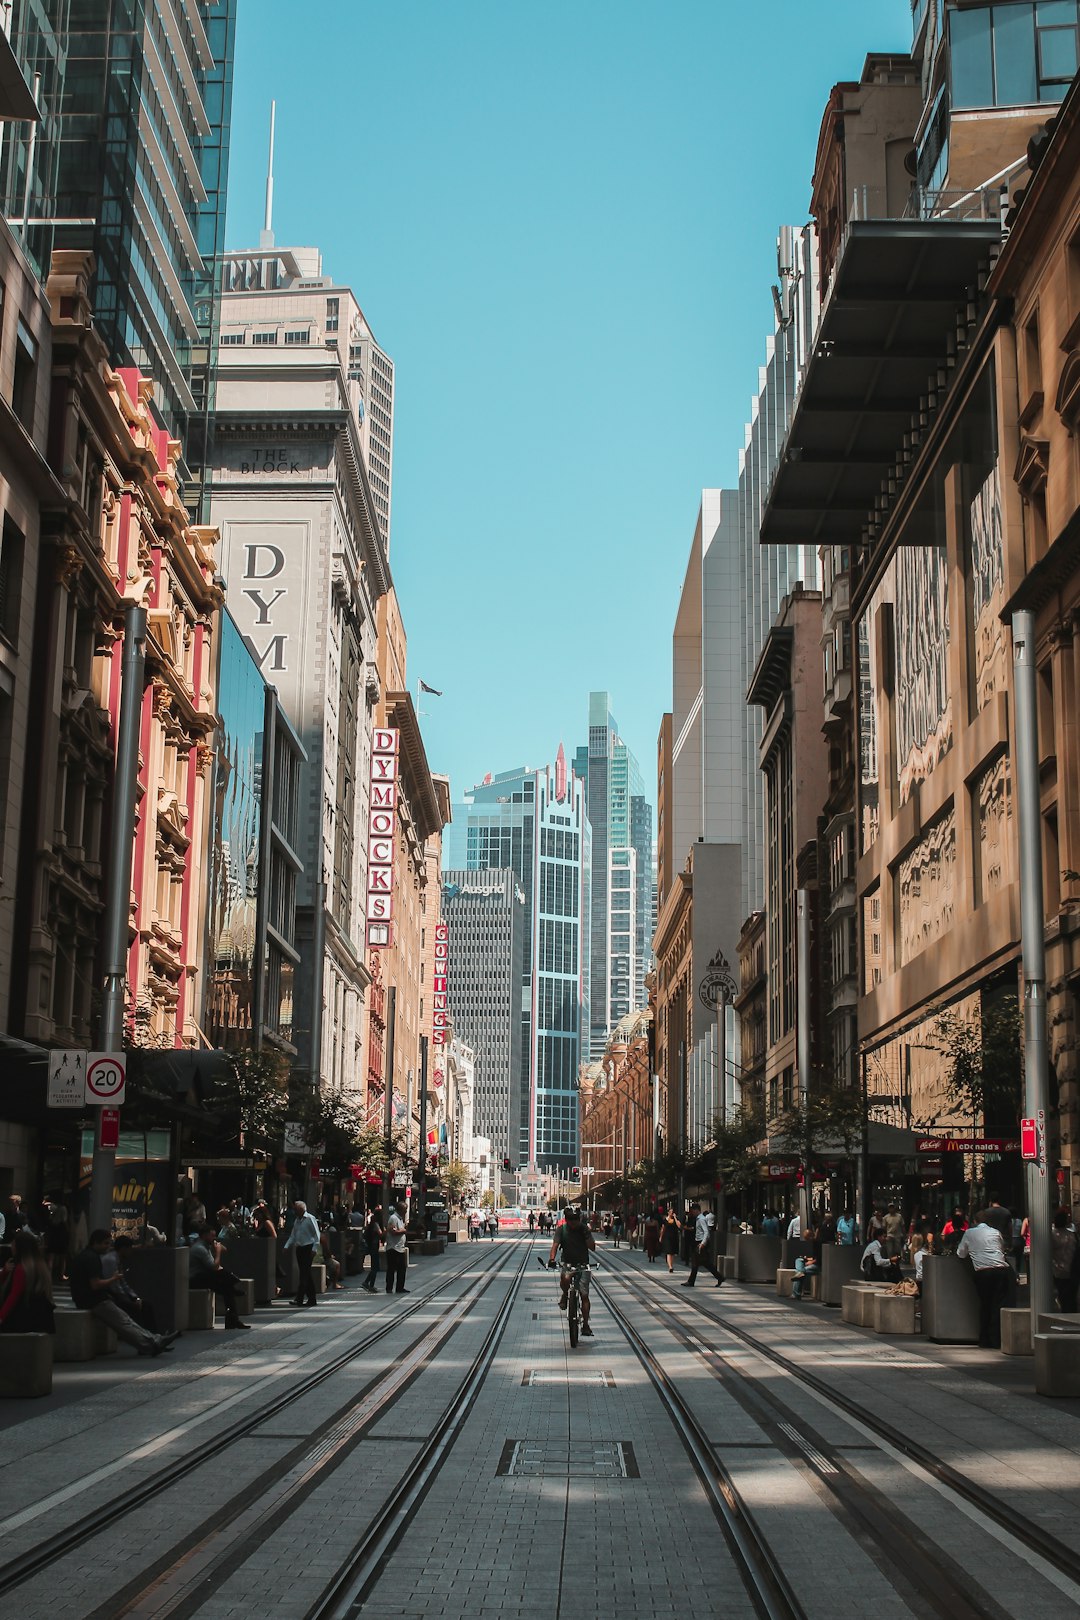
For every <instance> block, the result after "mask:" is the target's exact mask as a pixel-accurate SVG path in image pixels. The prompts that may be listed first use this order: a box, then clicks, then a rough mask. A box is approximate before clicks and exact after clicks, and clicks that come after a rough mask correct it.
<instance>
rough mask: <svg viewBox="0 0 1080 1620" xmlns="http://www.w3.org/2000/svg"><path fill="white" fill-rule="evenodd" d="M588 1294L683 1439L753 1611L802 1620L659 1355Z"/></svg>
mask: <svg viewBox="0 0 1080 1620" xmlns="http://www.w3.org/2000/svg"><path fill="white" fill-rule="evenodd" d="M620 1269H621V1268H620ZM620 1280H621V1279H620ZM593 1292H594V1294H595V1295H598V1296H599V1298H600V1299H602V1300H603V1302H604V1304H605V1305H606V1307H607V1309H608V1311H609V1312H610V1313H611V1317H612V1320H613V1321H614V1322H615V1324H616V1326H617V1327H618V1328H619V1331H620V1332H621V1333H622V1335H623V1337H624V1338H625V1340H626V1342H627V1343H628V1344H629V1346H630V1348H631V1350H633V1352H634V1354H635V1355H636V1356H637V1359H638V1360H639V1361H640V1363H641V1365H642V1367H643V1368H644V1369H645V1372H646V1374H647V1376H648V1378H649V1382H650V1383H651V1384H652V1386H653V1388H654V1389H655V1390H656V1393H657V1394H658V1395H659V1397H660V1400H661V1402H662V1404H663V1406H664V1409H665V1411H666V1412H667V1414H668V1417H669V1418H670V1419H671V1421H672V1423H673V1425H674V1427H675V1429H676V1431H677V1433H678V1435H679V1438H680V1439H681V1440H682V1443H683V1445H684V1446H685V1448H686V1451H687V1454H688V1456H689V1458H690V1461H691V1462H692V1463H693V1465H694V1471H695V1472H696V1474H697V1476H698V1478H699V1480H700V1481H701V1484H702V1486H703V1487H704V1490H705V1494H706V1496H707V1498H708V1500H709V1504H710V1506H711V1507H712V1510H713V1513H714V1514H715V1515H716V1519H717V1522H718V1523H719V1525H720V1528H721V1530H722V1531H723V1534H724V1538H725V1540H726V1542H727V1545H728V1548H729V1550H730V1552H731V1555H732V1558H733V1559H734V1561H735V1564H736V1566H737V1567H738V1570H739V1573H740V1575H741V1576H742V1579H743V1582H744V1584H745V1586H746V1590H747V1592H748V1594H749V1596H750V1599H751V1601H752V1602H753V1604H754V1607H755V1609H756V1610H757V1613H758V1614H759V1615H760V1616H762V1620H806V1611H805V1610H804V1609H803V1606H802V1604H801V1603H800V1602H799V1599H798V1597H797V1596H796V1595H795V1590H794V1588H793V1587H792V1585H791V1583H790V1581H789V1580H788V1578H787V1575H786V1574H785V1572H784V1570H783V1568H782V1567H781V1565H780V1563H779V1561H778V1559H777V1557H776V1554H775V1553H774V1551H773V1549H772V1546H771V1545H770V1543H769V1541H768V1539H767V1538H766V1537H765V1536H764V1535H763V1534H762V1531H761V1528H760V1526H759V1525H758V1524H757V1523H756V1521H755V1519H754V1517H753V1515H752V1514H751V1513H750V1512H749V1511H748V1509H747V1507H746V1504H745V1502H744V1501H743V1498H742V1495H741V1493H740V1491H739V1489H738V1486H737V1485H736V1483H735V1481H734V1479H733V1478H732V1476H731V1474H730V1473H729V1471H728V1470H727V1469H726V1468H725V1467H724V1465H723V1463H722V1462H721V1461H720V1459H719V1458H718V1457H717V1455H716V1452H715V1450H714V1448H713V1447H712V1445H711V1444H710V1442H709V1439H708V1437H707V1435H706V1434H705V1431H704V1430H703V1428H702V1427H701V1425H700V1423H699V1422H698V1421H697V1419H696V1418H695V1416H694V1414H693V1413H692V1411H691V1410H690V1407H689V1406H688V1405H687V1403H686V1401H684V1400H683V1398H682V1396H681V1395H680V1394H679V1392H678V1390H677V1389H676V1388H675V1386H674V1384H673V1383H672V1381H671V1379H670V1378H669V1377H668V1375H667V1373H666V1372H665V1370H664V1367H663V1365H662V1363H661V1361H660V1359H659V1358H658V1357H657V1356H656V1355H654V1353H653V1351H652V1350H651V1349H650V1348H649V1346H648V1345H647V1344H646V1342H645V1340H644V1338H643V1337H642V1335H641V1334H640V1333H639V1332H638V1330H637V1328H636V1327H635V1326H634V1325H633V1323H632V1322H631V1321H630V1320H629V1318H628V1316H627V1315H626V1312H625V1311H624V1310H622V1308H621V1307H620V1306H619V1305H617V1304H616V1303H615V1301H614V1299H613V1298H612V1296H611V1292H610V1289H609V1288H608V1287H607V1286H606V1285H604V1284H600V1283H594V1284H593Z"/></svg>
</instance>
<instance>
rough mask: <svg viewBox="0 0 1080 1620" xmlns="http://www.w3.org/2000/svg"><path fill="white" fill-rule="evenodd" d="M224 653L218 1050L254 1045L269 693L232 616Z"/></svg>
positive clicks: (215, 997) (211, 1009) (224, 623)
mask: <svg viewBox="0 0 1080 1620" xmlns="http://www.w3.org/2000/svg"><path fill="white" fill-rule="evenodd" d="M220 653H221V667H220V675H219V680H218V712H219V714H220V716H221V729H220V730H219V732H218V736H217V746H216V761H215V771H214V834H215V836H214V844H213V870H212V874H211V887H210V930H209V931H210V949H211V953H212V963H213V967H212V973H211V979H210V987H209V996H208V1007H207V1017H208V1022H209V1028H208V1031H207V1033H208V1034H209V1036H210V1038H211V1040H212V1041H213V1043H214V1045H215V1046H220V1047H225V1048H230V1047H235V1046H237V1045H240V1044H244V1043H246V1041H247V1040H248V1039H249V1038H250V1034H251V1028H252V1016H253V999H254V970H255V942H256V906H257V894H258V881H259V843H260V832H261V820H262V808H261V800H260V781H259V777H260V768H261V758H260V756H261V747H262V733H263V725H264V717H265V690H266V689H265V685H264V682H263V679H262V676H261V675H260V673H259V670H258V666H257V665H256V663H255V661H254V659H253V658H252V656H251V654H250V652H249V651H248V649H247V647H246V645H245V643H244V640H243V638H242V637H241V635H240V632H239V631H238V630H237V628H236V626H235V625H234V623H233V621H232V619H231V618H230V617H229V616H228V614H222V618H221V645H220ZM289 977H290V980H291V971H290V974H289ZM291 999H292V996H291V986H290V990H289V1000H290V1002H291ZM290 1022H291V1016H290Z"/></svg>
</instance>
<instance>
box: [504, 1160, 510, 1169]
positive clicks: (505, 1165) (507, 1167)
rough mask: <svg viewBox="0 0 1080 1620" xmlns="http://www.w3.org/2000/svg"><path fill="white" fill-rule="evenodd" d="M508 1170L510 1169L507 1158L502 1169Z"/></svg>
mask: <svg viewBox="0 0 1080 1620" xmlns="http://www.w3.org/2000/svg"><path fill="white" fill-rule="evenodd" d="M509 1168H510V1160H509V1157H507V1158H505V1159H504V1160H503V1169H504V1170H509Z"/></svg>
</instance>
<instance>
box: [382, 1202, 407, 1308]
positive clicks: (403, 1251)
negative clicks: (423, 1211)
mask: <svg viewBox="0 0 1080 1620" xmlns="http://www.w3.org/2000/svg"><path fill="white" fill-rule="evenodd" d="M408 1264H409V1251H408V1249H407V1248H406V1247H405V1205H404V1204H395V1205H394V1208H393V1210H392V1211H391V1213H390V1219H389V1220H388V1221H387V1223H386V1292H387V1293H388V1294H392V1293H398V1294H407V1293H408V1292H409V1290H408V1289H407V1288H406V1286H405V1272H406V1270H407V1269H408ZM395 1279H396V1282H397V1287H396V1288H395V1286H394V1283H395Z"/></svg>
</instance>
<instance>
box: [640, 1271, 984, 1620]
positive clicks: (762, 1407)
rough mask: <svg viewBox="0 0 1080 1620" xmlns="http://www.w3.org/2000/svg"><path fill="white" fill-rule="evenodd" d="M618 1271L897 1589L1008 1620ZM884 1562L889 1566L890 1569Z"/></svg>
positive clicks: (808, 1435) (943, 1611)
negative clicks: (806, 1476) (884, 1518)
mask: <svg viewBox="0 0 1080 1620" xmlns="http://www.w3.org/2000/svg"><path fill="white" fill-rule="evenodd" d="M618 1274H619V1282H620V1283H621V1284H622V1286H623V1287H624V1288H625V1289H626V1290H627V1292H628V1293H629V1294H631V1295H632V1296H633V1297H634V1298H635V1299H636V1300H638V1301H639V1302H640V1303H641V1304H642V1305H644V1306H645V1308H646V1310H647V1311H649V1312H650V1314H651V1315H652V1316H653V1317H654V1318H655V1319H656V1320H657V1321H658V1322H660V1323H661V1324H662V1325H663V1327H664V1328H665V1330H666V1331H667V1332H669V1333H670V1334H671V1335H672V1337H673V1338H674V1339H675V1340H676V1341H677V1342H678V1343H679V1344H680V1345H681V1346H682V1348H683V1349H684V1350H686V1351H688V1352H689V1353H690V1354H691V1355H692V1356H694V1357H695V1359H696V1360H698V1361H699V1362H700V1363H701V1364H702V1366H704V1367H706V1368H707V1369H708V1371H709V1374H710V1376H711V1377H712V1378H714V1379H715V1380H716V1381H717V1382H718V1383H719V1384H720V1385H722V1386H723V1387H724V1388H726V1389H727V1390H728V1392H729V1393H730V1394H731V1396H732V1398H733V1399H734V1400H736V1401H737V1402H738V1403H739V1405H740V1406H741V1407H742V1409H743V1410H744V1411H745V1412H747V1413H748V1415H749V1416H750V1417H751V1418H752V1419H753V1420H754V1421H755V1422H756V1423H758V1424H759V1425H760V1426H761V1428H762V1431H763V1432H764V1433H765V1434H766V1435H767V1436H768V1439H769V1440H770V1441H771V1443H772V1444H773V1445H774V1446H775V1447H776V1449H777V1451H778V1452H779V1454H780V1455H781V1456H783V1457H785V1458H786V1459H787V1460H788V1461H789V1462H791V1463H792V1464H793V1466H795V1467H796V1468H804V1469H808V1470H810V1472H811V1475H812V1477H813V1479H814V1481H815V1484H816V1486H817V1487H818V1488H819V1489H821V1490H824V1491H825V1492H826V1493H827V1494H828V1496H829V1498H830V1499H831V1507H832V1511H833V1513H834V1515H835V1516H836V1518H837V1520H838V1522H840V1523H842V1524H843V1525H844V1528H845V1529H846V1530H847V1533H848V1534H849V1535H851V1537H852V1539H853V1540H854V1541H856V1542H857V1543H860V1544H863V1545H864V1546H869V1547H872V1548H873V1551H872V1553H871V1555H870V1556H871V1557H872V1558H873V1560H874V1562H875V1563H876V1564H877V1566H878V1568H879V1570H881V1571H882V1573H883V1574H884V1575H885V1576H886V1579H888V1580H889V1582H890V1584H892V1585H893V1587H894V1589H895V1588H896V1578H897V1576H899V1579H900V1581H901V1584H902V1585H904V1586H907V1587H909V1588H910V1589H911V1592H912V1594H913V1596H914V1601H915V1602H916V1603H919V1602H921V1603H922V1604H923V1605H926V1606H928V1607H929V1609H930V1610H932V1611H933V1612H934V1613H936V1614H938V1615H939V1616H941V1620H988V1617H989V1620H995V1617H997V1620H1004V1614H1005V1611H1004V1610H1001V1609H999V1608H998V1607H997V1605H996V1604H995V1601H994V1598H993V1596H992V1594H991V1593H989V1592H987V1591H986V1590H985V1589H983V1588H979V1587H978V1585H977V1582H975V1581H974V1580H973V1577H972V1574H971V1572H970V1571H969V1570H965V1569H962V1568H960V1567H959V1566H957V1565H956V1564H955V1560H952V1559H951V1557H950V1555H949V1554H948V1552H947V1551H945V1550H944V1549H937V1548H935V1547H934V1546H933V1545H932V1544H930V1543H928V1542H927V1541H926V1539H925V1537H924V1536H923V1535H922V1532H921V1529H920V1527H919V1526H918V1525H917V1524H916V1523H915V1522H914V1521H913V1520H912V1519H911V1517H910V1515H909V1514H906V1513H903V1512H901V1511H899V1510H898V1509H897V1507H896V1505H895V1503H893V1502H891V1501H888V1500H886V1499H884V1498H883V1497H882V1496H881V1493H880V1491H879V1490H878V1489H877V1487H875V1486H873V1485H871V1484H870V1483H869V1482H868V1481H867V1480H866V1479H865V1478H863V1477H861V1476H860V1475H859V1474H858V1471H857V1469H856V1468H854V1467H853V1466H852V1464H851V1461H850V1460H849V1458H848V1457H847V1456H845V1454H844V1452H843V1449H842V1448H841V1447H838V1446H836V1445H835V1444H831V1443H830V1442H829V1441H827V1440H826V1439H825V1438H824V1437H823V1436H822V1435H820V1434H819V1433H817V1432H816V1431H815V1430H814V1428H813V1425H812V1424H811V1423H808V1421H807V1419H806V1417H805V1416H804V1415H803V1414H802V1413H800V1412H798V1411H797V1410H796V1409H795V1407H793V1406H791V1405H790V1404H789V1403H788V1402H787V1401H785V1400H784V1399H783V1398H782V1397H781V1396H779V1395H778V1394H777V1393H776V1391H775V1390H774V1389H773V1388H772V1387H771V1386H769V1385H767V1384H765V1383H763V1382H762V1380H760V1379H758V1378H755V1377H754V1376H753V1375H752V1374H751V1373H748V1372H747V1371H745V1370H744V1369H743V1368H741V1367H736V1366H733V1365H732V1364H731V1363H730V1362H728V1361H726V1360H724V1359H723V1358H722V1357H721V1356H720V1353H719V1352H718V1351H716V1350H714V1349H713V1348H712V1346H709V1345H702V1344H701V1343H700V1341H699V1340H697V1339H695V1338H694V1337H693V1333H694V1332H696V1331H698V1330H697V1329H696V1327H695V1328H694V1329H693V1330H692V1329H691V1328H690V1327H689V1326H688V1325H687V1324H686V1322H685V1321H683V1320H681V1319H680V1318H679V1316H678V1315H677V1314H676V1312H675V1310H674V1308H673V1306H672V1305H670V1304H666V1303H662V1302H661V1301H659V1300H655V1299H652V1298H650V1296H649V1295H648V1293H647V1292H646V1291H645V1289H644V1288H643V1287H642V1286H641V1284H640V1283H639V1282H638V1281H637V1280H636V1277H635V1278H634V1280H633V1281H631V1280H630V1277H631V1276H634V1274H633V1273H630V1275H629V1276H628V1275H627V1268H626V1267H624V1266H620V1267H619V1268H618ZM686 1304H687V1305H689V1306H690V1308H691V1309H692V1310H694V1311H695V1312H696V1313H697V1314H698V1315H705V1316H707V1317H708V1318H709V1320H710V1321H711V1322H714V1323H715V1322H716V1320H717V1319H716V1318H715V1317H713V1316H712V1315H711V1313H710V1312H709V1311H708V1310H707V1309H706V1308H705V1306H703V1305H700V1304H699V1303H698V1302H697V1301H691V1300H687V1301H686ZM808 1431H809V1432H808ZM882 1514H888V1516H889V1536H888V1537H887V1538H881V1537H880V1536H879V1534H878V1532H879V1527H880V1523H881V1515H882ZM950 1563H952V1564H953V1567H952V1568H950V1567H949V1565H950ZM885 1564H888V1565H889V1566H890V1567H889V1568H888V1569H887V1570H886V1569H884V1567H883V1566H884V1565H885ZM973 1588H974V1590H973Z"/></svg>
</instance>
